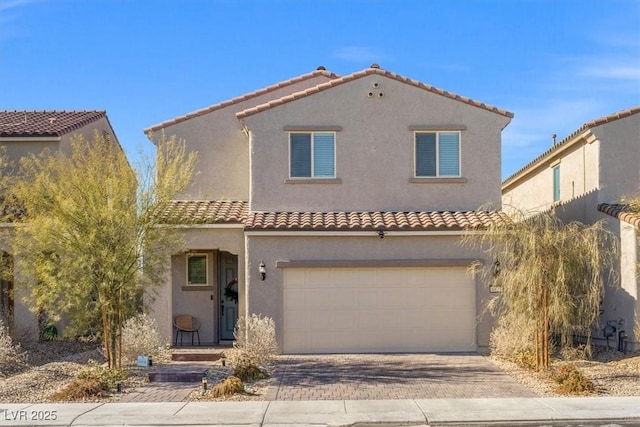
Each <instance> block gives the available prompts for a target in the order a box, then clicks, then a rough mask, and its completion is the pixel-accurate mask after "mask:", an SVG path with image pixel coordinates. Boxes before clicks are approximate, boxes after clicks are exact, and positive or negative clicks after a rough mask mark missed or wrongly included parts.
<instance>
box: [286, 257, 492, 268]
mask: <svg viewBox="0 0 640 427" xmlns="http://www.w3.org/2000/svg"><path fill="white" fill-rule="evenodd" d="M473 264H481V265H484V261H483V260H480V259H379V260H375V259H354V260H345V259H336V260H293V261H276V268H359V267H362V268H364V267H434V268H435V267H467V266H469V265H473Z"/></svg>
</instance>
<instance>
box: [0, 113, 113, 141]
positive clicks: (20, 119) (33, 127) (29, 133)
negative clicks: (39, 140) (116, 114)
mask: <svg viewBox="0 0 640 427" xmlns="http://www.w3.org/2000/svg"><path fill="white" fill-rule="evenodd" d="M103 117H106V113H105V112H104V111H8V110H1V111H0V136H2V137H39V136H62V135H65V134H68V133H70V132H73V131H74V130H76V129H79V128H81V127H83V126H86V125H88V124H90V123H92V122H95V121H96V120H99V119H101V118H103Z"/></svg>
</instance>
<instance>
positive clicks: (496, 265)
mask: <svg viewBox="0 0 640 427" xmlns="http://www.w3.org/2000/svg"><path fill="white" fill-rule="evenodd" d="M498 274H500V261H499V260H498V259H496V260H495V261H494V262H493V277H497V276H498Z"/></svg>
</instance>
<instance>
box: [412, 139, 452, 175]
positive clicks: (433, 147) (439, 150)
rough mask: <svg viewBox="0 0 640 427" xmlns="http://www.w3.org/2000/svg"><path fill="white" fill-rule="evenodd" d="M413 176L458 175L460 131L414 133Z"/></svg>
mask: <svg viewBox="0 0 640 427" xmlns="http://www.w3.org/2000/svg"><path fill="white" fill-rule="evenodd" d="M414 173H415V177H416V178H428V177H459V176H460V132H416V133H415V171H414Z"/></svg>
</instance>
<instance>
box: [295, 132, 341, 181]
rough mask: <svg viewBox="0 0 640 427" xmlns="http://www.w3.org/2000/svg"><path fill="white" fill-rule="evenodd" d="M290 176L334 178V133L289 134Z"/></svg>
mask: <svg viewBox="0 0 640 427" xmlns="http://www.w3.org/2000/svg"><path fill="white" fill-rule="evenodd" d="M289 160H290V170H289V176H290V177H291V178H335V176H336V167H335V164H336V161H335V133H333V132H304V133H303V132H292V133H290V134H289Z"/></svg>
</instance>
